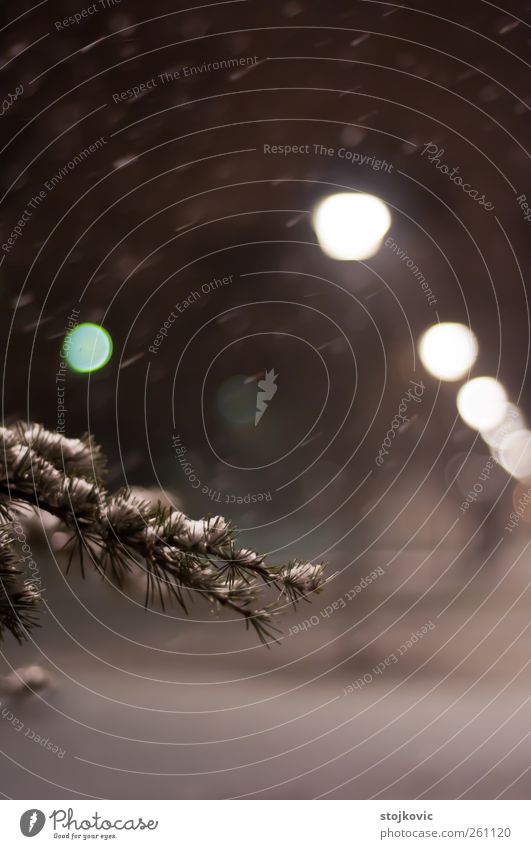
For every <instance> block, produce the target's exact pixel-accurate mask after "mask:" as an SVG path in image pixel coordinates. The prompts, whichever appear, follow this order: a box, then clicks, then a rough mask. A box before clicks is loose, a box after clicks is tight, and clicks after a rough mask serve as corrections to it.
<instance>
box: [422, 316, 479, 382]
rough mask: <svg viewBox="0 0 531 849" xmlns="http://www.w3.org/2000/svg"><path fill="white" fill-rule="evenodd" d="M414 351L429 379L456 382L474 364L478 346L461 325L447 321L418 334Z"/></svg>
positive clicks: (471, 334) (472, 336) (474, 338)
mask: <svg viewBox="0 0 531 849" xmlns="http://www.w3.org/2000/svg"><path fill="white" fill-rule="evenodd" d="M418 351H419V357H420V359H421V362H422V365H423V366H424V368H425V369H426V371H428V372H429V373H430V374H431V375H433V377H436V378H438V379H439V380H459V379H460V378H462V377H464V375H465V374H466V373H467V372H468V371H469V370H470V369H471V368H472V366H473V365H474V363H475V362H476V358H477V355H478V342H477V339H476V337H475V335H474V334H473V333H472V331H471V330H470V329H469V328H468V327H467V326H466V325H465V324H459V323H457V322H451V321H447V322H442V323H441V324H434V325H433V327H429V328H428V330H426V332H425V333H423V334H422V336H421V337H420V341H419V346H418Z"/></svg>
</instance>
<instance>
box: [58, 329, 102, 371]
mask: <svg viewBox="0 0 531 849" xmlns="http://www.w3.org/2000/svg"><path fill="white" fill-rule="evenodd" d="M63 356H64V358H65V360H66V362H67V363H68V365H69V366H70V368H71V369H73V370H74V371H77V372H81V373H86V372H91V371H97V370H98V369H100V368H103V366H104V365H106V364H107V363H108V362H109V360H110V359H111V356H112V339H111V336H110V334H109V333H108V332H107V330H105V328H104V327H101V326H100V325H99V324H92V323H90V322H86V323H84V324H78V326H77V327H74V329H73V330H71V331H70V333H68V334H67V336H66V337H65V341H64V343H63Z"/></svg>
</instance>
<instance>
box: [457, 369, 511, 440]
mask: <svg viewBox="0 0 531 849" xmlns="http://www.w3.org/2000/svg"><path fill="white" fill-rule="evenodd" d="M457 409H458V410H459V415H460V416H461V418H462V419H463V421H464V422H466V424H467V425H468V426H469V427H471V428H473V429H474V430H480V431H489V430H493V429H494V428H496V427H498V426H499V425H500V424H501V422H502V421H503V420H504V418H505V415H506V413H507V393H506V391H505V389H504V388H503V386H502V385H501V383H499V382H498V381H497V380H495V379H494V378H493V377H476V378H474V380H469V381H468V382H467V383H465V384H464V386H462V387H461V389H460V390H459V392H458V393H457Z"/></svg>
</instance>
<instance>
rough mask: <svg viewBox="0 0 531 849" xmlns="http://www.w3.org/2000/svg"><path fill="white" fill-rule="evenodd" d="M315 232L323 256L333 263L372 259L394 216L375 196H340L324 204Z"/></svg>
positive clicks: (318, 211)
mask: <svg viewBox="0 0 531 849" xmlns="http://www.w3.org/2000/svg"><path fill="white" fill-rule="evenodd" d="M312 223H313V228H314V230H315V232H316V234H317V239H318V241H319V244H320V246H321V248H322V250H323V252H324V253H325V254H326V255H327V256H329V257H332V259H341V260H360V259H369V257H371V256H374V254H375V253H377V251H378V250H379V249H380V246H381V243H382V239H383V237H384V236H385V234H386V233H387V231H388V230H389V227H390V226H391V213H390V212H389V209H388V207H387V206H386V204H385V203H384V202H383V201H382V200H380V198H377V197H375V196H374V195H369V194H364V193H362V192H361V193H358V194H356V193H354V192H340V193H339V194H334V195H330V196H329V197H327V198H325V199H324V200H322V201H321V202H320V203H319V204H318V205H317V207H316V208H315V211H314V213H313V219H312Z"/></svg>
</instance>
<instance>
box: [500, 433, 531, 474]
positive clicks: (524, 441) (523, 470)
mask: <svg viewBox="0 0 531 849" xmlns="http://www.w3.org/2000/svg"><path fill="white" fill-rule="evenodd" d="M499 462H500V465H501V466H503V468H504V469H505V470H506V471H507V472H509V474H510V475H512V476H513V477H514V478H518V479H519V480H525V479H526V478H529V477H531V432H530V431H528V430H526V429H524V430H515V431H513V433H509V434H508V435H507V436H506V437H505V439H503V441H502V443H501V445H500V449H499Z"/></svg>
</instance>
